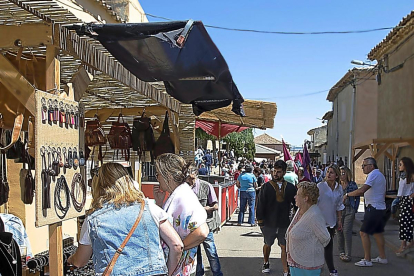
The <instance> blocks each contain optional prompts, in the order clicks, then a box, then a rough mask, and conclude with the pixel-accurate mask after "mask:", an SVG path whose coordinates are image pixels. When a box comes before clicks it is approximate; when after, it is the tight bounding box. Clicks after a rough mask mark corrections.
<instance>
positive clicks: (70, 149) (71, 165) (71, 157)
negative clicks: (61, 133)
mask: <svg viewBox="0 0 414 276" xmlns="http://www.w3.org/2000/svg"><path fill="white" fill-rule="evenodd" d="M68 164H69V169H71V168H72V167H73V152H72V148H71V147H69V149H68Z"/></svg>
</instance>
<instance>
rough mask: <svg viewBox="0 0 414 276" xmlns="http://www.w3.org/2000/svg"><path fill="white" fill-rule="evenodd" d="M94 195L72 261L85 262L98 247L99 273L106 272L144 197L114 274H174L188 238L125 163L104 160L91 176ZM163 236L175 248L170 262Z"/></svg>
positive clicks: (170, 255)
mask: <svg viewBox="0 0 414 276" xmlns="http://www.w3.org/2000/svg"><path fill="white" fill-rule="evenodd" d="M92 198H93V200H92V209H91V210H90V213H89V215H88V216H87V218H86V220H85V222H84V224H83V225H82V230H81V235H80V240H79V247H78V249H77V250H76V253H75V254H74V255H73V256H71V257H69V259H68V263H69V264H72V265H74V266H77V267H81V266H85V265H86V264H87V263H88V261H89V259H90V257H91V256H92V253H93V264H94V268H95V275H102V273H103V272H104V270H105V268H106V267H107V266H108V264H109V263H110V262H111V259H112V257H113V256H114V254H115V251H116V250H117V248H118V247H119V246H120V245H121V244H122V242H123V241H124V239H125V237H126V236H127V235H128V233H129V231H130V230H131V228H132V226H133V224H134V223H135V221H136V219H137V217H138V214H139V212H140V210H141V202H142V201H144V202H145V205H144V212H143V215H142V218H141V220H140V222H139V224H138V226H137V229H135V231H134V233H133V235H132V236H131V238H130V239H129V241H128V243H127V244H126V246H125V248H124V250H123V251H122V253H121V254H120V256H119V258H118V260H117V262H116V263H115V266H114V268H113V271H112V273H111V275H113V276H116V275H123V276H126V275H127V276H136V275H145V276H149V275H167V274H168V275H172V273H173V271H174V270H175V268H176V267H177V264H178V261H179V259H180V256H181V252H182V248H183V243H182V242H181V239H180V237H179V236H178V234H177V233H176V232H175V231H174V228H173V227H172V226H171V224H170V222H169V221H168V220H167V218H168V215H167V214H166V213H165V212H164V211H163V210H162V209H161V208H159V207H158V206H156V205H155V204H154V203H152V204H150V203H149V202H148V201H147V200H145V199H144V194H143V193H142V192H141V191H139V190H137V189H136V188H135V187H134V182H133V180H132V179H131V177H130V176H129V174H128V172H127V170H126V169H125V168H124V167H123V166H122V165H120V164H116V163H107V164H104V165H102V167H101V168H100V169H99V171H98V174H97V175H95V176H94V177H93V180H92ZM160 237H161V239H162V240H163V241H164V242H165V243H166V244H167V246H168V247H169V249H170V254H169V258H168V261H167V264H166V262H165V258H164V253H163V250H162V247H161V239H160Z"/></svg>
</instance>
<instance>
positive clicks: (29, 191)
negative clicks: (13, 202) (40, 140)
mask: <svg viewBox="0 0 414 276" xmlns="http://www.w3.org/2000/svg"><path fill="white" fill-rule="evenodd" d="M25 157H26V158H25V159H23V160H27V157H29V153H26V154H25ZM20 187H21V199H22V201H23V203H24V204H32V203H33V197H34V190H35V181H34V178H33V175H32V172H31V169H30V166H29V168H28V169H26V168H25V163H23V169H21V171H20Z"/></svg>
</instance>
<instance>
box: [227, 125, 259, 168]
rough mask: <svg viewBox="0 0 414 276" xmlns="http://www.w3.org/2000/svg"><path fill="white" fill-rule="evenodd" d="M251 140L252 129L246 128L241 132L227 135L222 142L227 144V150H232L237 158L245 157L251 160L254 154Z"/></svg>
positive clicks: (252, 137) (254, 150)
mask: <svg viewBox="0 0 414 276" xmlns="http://www.w3.org/2000/svg"><path fill="white" fill-rule="evenodd" d="M253 139H254V136H253V129H251V128H248V129H246V130H243V131H242V132H233V133H229V134H228V135H227V136H226V137H224V138H223V141H224V142H226V143H227V145H228V149H229V150H231V149H234V155H235V156H236V157H237V158H238V157H246V158H247V159H248V160H253V158H254V155H255V153H256V147H255V145H254V141H253Z"/></svg>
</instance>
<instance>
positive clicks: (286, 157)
mask: <svg viewBox="0 0 414 276" xmlns="http://www.w3.org/2000/svg"><path fill="white" fill-rule="evenodd" d="M282 143H283V158H284V161H285V162H286V161H288V160H293V159H292V156H291V155H290V152H289V150H288V149H287V147H286V144H285V140H283V139H282Z"/></svg>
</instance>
